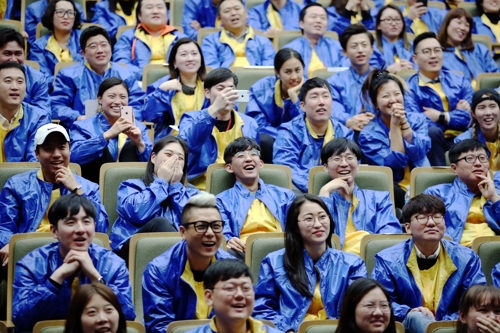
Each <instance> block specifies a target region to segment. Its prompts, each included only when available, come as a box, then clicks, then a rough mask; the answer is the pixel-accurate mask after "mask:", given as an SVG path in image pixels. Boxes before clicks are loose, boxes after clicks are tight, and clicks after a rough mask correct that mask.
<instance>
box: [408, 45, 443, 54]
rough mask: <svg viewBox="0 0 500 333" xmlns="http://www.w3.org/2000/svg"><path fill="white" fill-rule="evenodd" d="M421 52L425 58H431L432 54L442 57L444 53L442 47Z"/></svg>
mask: <svg viewBox="0 0 500 333" xmlns="http://www.w3.org/2000/svg"><path fill="white" fill-rule="evenodd" d="M420 52H421V53H422V54H423V55H425V56H430V55H431V54H432V52H434V54H435V55H440V54H441V53H443V48H442V47H435V48H433V49H431V48H427V49H423V50H421V51H420ZM415 54H417V52H415Z"/></svg>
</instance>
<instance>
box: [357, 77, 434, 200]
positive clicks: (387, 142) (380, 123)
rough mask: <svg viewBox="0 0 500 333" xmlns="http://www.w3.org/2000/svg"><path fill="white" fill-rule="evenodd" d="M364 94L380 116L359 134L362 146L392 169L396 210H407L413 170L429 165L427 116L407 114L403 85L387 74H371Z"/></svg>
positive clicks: (374, 160)
mask: <svg viewBox="0 0 500 333" xmlns="http://www.w3.org/2000/svg"><path fill="white" fill-rule="evenodd" d="M362 94H363V97H364V99H365V100H366V101H367V103H370V102H371V104H372V105H373V106H374V108H375V109H377V110H378V114H377V116H376V117H375V118H374V119H373V120H372V121H370V122H369V123H368V125H366V126H365V127H364V128H363V130H362V131H361V133H360V134H359V146H360V148H361V151H362V152H363V153H364V155H365V156H366V158H367V159H368V161H369V163H370V164H373V165H380V166H388V167H390V168H391V169H392V172H393V176H394V197H395V201H396V202H395V203H396V207H397V208H403V206H404V198H405V194H406V192H407V191H408V190H409V185H410V172H411V170H412V169H413V168H414V167H420V166H429V161H428V160H427V157H426V154H427V152H428V151H429V149H430V147H431V140H430V139H429V135H428V126H427V122H426V119H425V116H424V115H422V114H419V113H415V112H406V110H405V106H404V102H405V101H404V97H405V96H404V94H405V88H404V85H403V82H402V81H401V79H399V78H398V77H397V76H395V75H392V74H389V73H388V72H386V71H381V70H377V69H375V70H373V71H372V72H371V73H370V74H368V77H367V78H366V81H365V82H364V84H363V87H362Z"/></svg>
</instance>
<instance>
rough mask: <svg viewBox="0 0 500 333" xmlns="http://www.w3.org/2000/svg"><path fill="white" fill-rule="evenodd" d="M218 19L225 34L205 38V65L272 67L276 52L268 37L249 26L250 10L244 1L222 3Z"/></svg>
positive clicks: (217, 33) (218, 8) (224, 0)
mask: <svg viewBox="0 0 500 333" xmlns="http://www.w3.org/2000/svg"><path fill="white" fill-rule="evenodd" d="M217 17H218V19H219V20H220V23H221V26H223V28H222V31H219V32H216V33H214V34H211V35H208V36H207V37H205V38H204V39H203V43H202V44H201V50H202V52H203V56H204V58H205V65H206V66H210V67H212V68H219V67H225V68H229V67H243V66H272V65H273V62H274V56H275V54H276V52H275V51H274V48H273V46H272V44H271V42H270V41H269V39H268V38H266V37H263V36H260V35H258V34H256V33H255V31H254V29H253V28H252V27H250V26H248V25H247V17H248V14H247V10H246V8H245V4H244V3H243V1H242V0H220V1H219V4H218V6H217Z"/></svg>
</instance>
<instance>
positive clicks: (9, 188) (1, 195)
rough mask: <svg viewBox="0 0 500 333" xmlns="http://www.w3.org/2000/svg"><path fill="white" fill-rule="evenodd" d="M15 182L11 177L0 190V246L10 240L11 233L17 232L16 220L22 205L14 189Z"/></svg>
mask: <svg viewBox="0 0 500 333" xmlns="http://www.w3.org/2000/svg"><path fill="white" fill-rule="evenodd" d="M15 189H16V184H14V181H13V180H12V178H11V179H8V180H7V182H6V183H5V185H4V187H3V188H2V191H1V192H0V216H2V218H1V219H0V248H1V247H4V246H5V245H6V244H7V243H9V241H10V237H12V235H13V234H17V233H18V232H19V228H18V224H17V222H18V220H19V218H20V214H21V212H20V208H21V206H22V202H23V200H22V198H21V200H19V199H18V195H17V193H16V191H15Z"/></svg>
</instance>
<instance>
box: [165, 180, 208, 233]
mask: <svg viewBox="0 0 500 333" xmlns="http://www.w3.org/2000/svg"><path fill="white" fill-rule="evenodd" d="M198 192H200V191H199V190H198V189H196V188H191V187H187V186H184V185H183V184H181V183H174V184H172V185H170V186H169V187H168V195H169V196H170V208H171V209H172V211H173V213H174V214H175V215H176V216H177V217H178V220H177V221H180V220H181V216H182V210H183V209H184V206H185V205H186V204H187V202H188V200H189V198H191V197H192V196H193V195H195V194H198ZM171 222H172V223H174V221H171ZM176 227H177V229H179V226H178V225H177V226H176Z"/></svg>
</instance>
